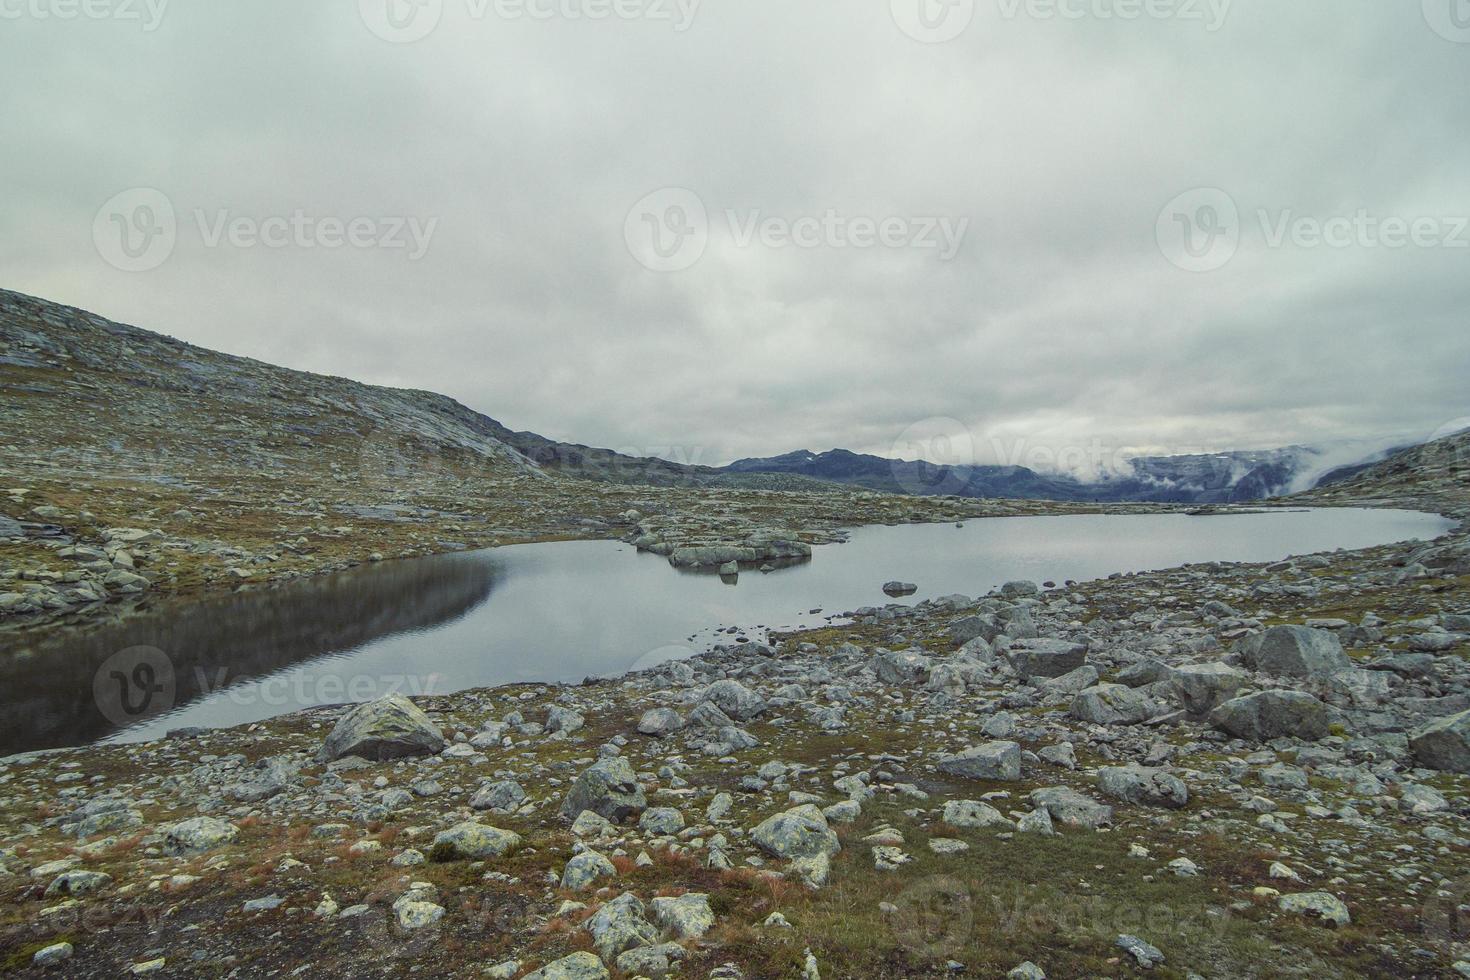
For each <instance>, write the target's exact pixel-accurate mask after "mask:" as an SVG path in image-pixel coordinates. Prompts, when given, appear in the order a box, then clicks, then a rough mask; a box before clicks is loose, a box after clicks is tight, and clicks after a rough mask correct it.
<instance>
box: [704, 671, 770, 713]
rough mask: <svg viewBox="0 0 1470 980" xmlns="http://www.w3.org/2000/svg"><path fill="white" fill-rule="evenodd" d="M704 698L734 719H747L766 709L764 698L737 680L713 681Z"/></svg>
mask: <svg viewBox="0 0 1470 980" xmlns="http://www.w3.org/2000/svg"><path fill="white" fill-rule="evenodd" d="M704 700H705V701H707V702H709V703H710V704H713V705H714V706H715V707H717V708H719V709H720V710H721V711H723V712H724V713H725V714H726V715H728V716H729V717H730V718H732V719H733V720H735V721H749V720H750V719H752V718H754V717H756V716H757V715H759V714H760V713H761V712H763V711H765V710H766V700H765V698H763V697H761V696H760V695H759V694H757V693H755V692H754V691H752V690H751V689H750V688H748V687H746V686H745V685H744V684H742V683H740V682H739V681H737V680H729V679H726V680H723V681H715V683H713V684H711V685H710V686H709V688H708V689H707V690H706V691H705V692H704Z"/></svg>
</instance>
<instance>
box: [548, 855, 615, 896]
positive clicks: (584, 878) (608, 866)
mask: <svg viewBox="0 0 1470 980" xmlns="http://www.w3.org/2000/svg"><path fill="white" fill-rule="evenodd" d="M617 875H618V869H617V868H615V867H614V866H613V863H612V862H611V861H609V860H608V859H607V858H605V857H603V856H602V855H601V854H598V853H597V852H596V851H583V852H582V853H581V854H578V855H576V856H575V857H573V858H572V859H571V860H570V861H568V862H567V864H566V867H565V868H563V869H562V873H561V886H562V887H563V888H567V889H570V890H571V891H582V890H583V889H585V888H590V887H591V886H592V884H593V883H594V882H596V881H597V879H599V878H616V877H617Z"/></svg>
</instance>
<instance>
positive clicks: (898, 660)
mask: <svg viewBox="0 0 1470 980" xmlns="http://www.w3.org/2000/svg"><path fill="white" fill-rule="evenodd" d="M932 666H933V661H931V660H930V659H929V658H928V657H926V656H924V655H923V654H922V653H918V652H916V651H913V650H902V651H899V652H898V653H893V652H890V651H884V652H883V653H880V654H878V656H876V657H874V658H873V672H874V673H875V674H877V675H878V680H879V681H881V682H882V683H884V684H898V685H903V686H914V685H918V684H922V683H924V681H926V680H927V679H928V677H929V670H930V668H931V667H932Z"/></svg>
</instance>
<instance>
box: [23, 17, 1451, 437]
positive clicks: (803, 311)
mask: <svg viewBox="0 0 1470 980" xmlns="http://www.w3.org/2000/svg"><path fill="white" fill-rule="evenodd" d="M78 2H79V0H0V80H3V82H4V84H3V85H0V124H3V133H4V137H3V140H4V142H3V149H0V187H3V188H4V193H3V194H0V285H3V286H4V287H7V288H11V289H17V290H20V291H22V292H27V293H32V294H35V295H39V296H43V297H46V298H48V299H53V300H57V301H61V302H65V303H69V304H73V305H77V306H81V307H84V308H87V309H91V310H94V311H96V312H99V313H102V314H104V315H106V316H109V317H112V318H113V319H117V320H122V321H125V322H130V323H134V324H137V325H139V326H143V327H147V328H149V329H154V330H158V331H161V332H164V333H168V334H172V335H174V336H177V337H180V338H183V339H185V340H188V341H191V342H193V343H196V344H201V345H203V346H206V347H211V348H216V349H220V350H224V351H228V352H231V353H236V354H243V355H249V356H252V357H256V358H260V359H263V360H267V361H271V362H275V363H279V364H284V365H287V366H290V367H294V368H300V369H305V370H311V371H318V372H324V373H330V374H335V375H345V376H349V377H354V378H358V379H361V380H364V381H369V382H374V383H380V384H388V385H395V386H403V387H416V388H428V389H433V390H437V391H442V392H444V393H447V394H449V395H452V396H454V397H455V398H458V399H460V400H461V401H463V402H465V403H466V404H468V405H470V406H472V407H473V408H475V409H478V410H480V411H482V412H485V413H486V414H489V415H491V416H494V417H495V418H497V419H499V420H501V421H503V422H504V423H506V424H507V425H510V426H512V427H514V428H520V429H532V430H535V431H537V432H540V433H542V434H544V435H547V436H551V437H553V438H557V439H565V440H571V441H578V442H585V443H591V444H596V445H605V446H611V447H614V448H619V449H623V450H625V451H637V452H643V453H649V454H658V455H665V456H671V457H673V458H677V459H681V460H685V461H692V462H702V463H720V462H725V461H728V460H730V459H733V458H737V457H741V456H749V455H769V454H776V453H781V452H786V451H789V450H792V449H797V448H808V449H813V450H824V449H828V448H832V447H834V446H842V447H847V448H853V449H857V450H865V451H871V452H878V453H881V454H898V455H907V456H910V457H912V456H916V455H928V456H931V457H945V456H948V457H949V458H952V459H959V460H961V461H965V460H967V459H968V458H970V457H973V458H975V459H977V460H980V461H1002V462H1013V461H1014V462H1029V463H1032V464H1037V463H1044V462H1045V461H1046V459H1047V458H1048V457H1049V456H1050V457H1055V458H1059V459H1062V460H1070V461H1071V462H1070V463H1067V464H1066V465H1074V464H1075V463H1076V461H1077V460H1078V459H1079V458H1088V457H1091V456H1093V455H1095V454H1096V453H1098V452H1100V453H1101V454H1102V455H1104V456H1106V455H1108V454H1109V453H1115V452H1118V451H1120V450H1123V451H1126V450H1129V449H1137V450H1152V451H1164V452H1178V451H1188V450H1215V449H1230V448H1262V447H1270V446H1277V445H1285V444H1291V443H1310V442H1318V441H1324V440H1362V441H1364V442H1373V441H1377V440H1387V439H1390V438H1396V437H1401V436H1419V437H1425V436H1428V435H1429V434H1430V433H1432V432H1434V431H1436V430H1438V429H1440V428H1441V427H1442V426H1444V425H1446V424H1447V423H1450V422H1451V421H1452V420H1455V419H1463V418H1465V417H1466V416H1470V394H1467V392H1470V229H1467V228H1466V227H1465V224H1466V216H1470V166H1467V160H1470V109H1467V103H1466V93H1467V92H1470V9H1466V8H1467V4H1466V2H1465V0H1425V2H1424V3H1423V4H1421V2H1420V0H1394V2H1391V3H1384V2H1382V0H1290V2H1282V0H1235V2H1233V3H1227V2H1226V0H1057V2H1047V0H1031V2H1028V0H892V2H891V3H890V2H889V0H867V2H863V3H856V2H853V0H801V2H799V3H792V2H791V0H703V2H695V0H420V2H419V3H417V4H415V3H413V2H411V0H361V2H359V0H320V2H313V3H309V4H307V3H301V2H300V0H251V2H249V3H231V4H218V3H199V2H185V0H173V2H171V3H167V4H166V5H164V6H160V4H161V3H162V2H163V0H88V3H90V4H91V5H92V7H91V8H90V10H91V13H90V14H88V13H85V12H82V13H78V11H77V3H78ZM1457 4H1458V5H1459V11H1458V14H1459V17H1460V19H1456V18H1455V16H1454V15H1455V14H1456V5H1457ZM72 13H77V14H78V15H77V16H76V17H75V18H74V19H68V18H67V15H68V14H72ZM598 13H603V14H608V15H609V16H604V17H596V16H593V15H595V14H598ZM1129 13H1137V14H1138V16H1136V17H1128V16H1126V15H1127V14H1129ZM420 35H422V36H420ZM170 211H171V212H172V214H170V213H169V212H170ZM298 212H300V217H299V218H296V217H294V216H296V215H297V213H298ZM1262 212H1264V214H1263V213H1262ZM1360 212H1361V215H1362V216H1361V217H1360ZM269 219H276V220H269ZM1334 219H1349V220H1348V221H1346V222H1344V221H1341V220H1339V221H1336V222H1334ZM400 225H402V228H401V229H400V228H399V226H400ZM1324 227H1325V230H1326V234H1325V235H1320V236H1319V235H1316V234H1314V229H1316V230H1317V231H1319V232H1320V231H1322V229H1323V228H1324ZM349 231H351V233H352V234H351V236H349V235H348V234H347V233H348V232H349ZM1186 233H1187V234H1188V236H1189V237H1188V242H1187V243H1186V241H1185V235H1186ZM348 237H351V238H353V239H355V241H348V242H345V243H344V242H343V240H344V239H346V238H348ZM262 239H264V240H266V241H269V242H270V244H263V243H262ZM334 246H335V247H334ZM1186 246H1187V247H1186ZM946 440H947V441H946ZM1089 447H1092V448H1090V449H1089Z"/></svg>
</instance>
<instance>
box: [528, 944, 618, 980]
mask: <svg viewBox="0 0 1470 980" xmlns="http://www.w3.org/2000/svg"><path fill="white" fill-rule="evenodd" d="M611 976H612V974H610V973H608V972H607V967H605V966H603V965H602V960H600V959H598V958H597V957H596V956H595V955H594V954H592V953H588V952H586V951H583V952H580V953H573V954H572V955H571V956H563V957H562V958H561V959H559V960H556V961H555V962H552V963H548V964H546V965H545V966H543V967H542V968H541V969H539V970H536V971H534V972H532V973H528V974H526V976H525V978H524V980H608V978H609V977H611Z"/></svg>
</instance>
